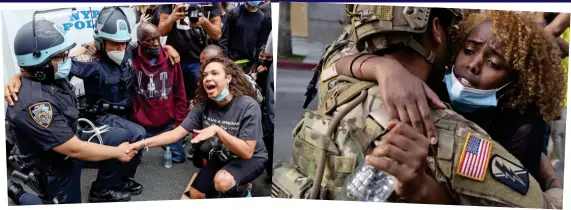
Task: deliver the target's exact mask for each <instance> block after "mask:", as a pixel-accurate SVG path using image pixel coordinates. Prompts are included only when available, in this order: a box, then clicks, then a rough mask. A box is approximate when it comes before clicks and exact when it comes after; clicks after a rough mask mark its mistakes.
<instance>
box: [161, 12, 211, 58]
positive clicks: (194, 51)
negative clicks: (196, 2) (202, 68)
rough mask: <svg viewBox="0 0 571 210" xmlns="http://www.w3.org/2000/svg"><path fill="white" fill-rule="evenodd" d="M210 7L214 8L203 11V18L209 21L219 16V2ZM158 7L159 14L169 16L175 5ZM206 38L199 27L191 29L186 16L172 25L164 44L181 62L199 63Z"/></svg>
mask: <svg viewBox="0 0 571 210" xmlns="http://www.w3.org/2000/svg"><path fill="white" fill-rule="evenodd" d="M212 5H213V6H214V7H213V8H212V10H211V11H205V12H204V16H205V17H207V18H210V19H212V18H215V17H219V16H221V15H222V10H221V9H220V2H212ZM158 7H159V9H158V13H159V14H168V15H170V14H171V13H172V11H173V9H174V8H175V7H176V5H175V4H164V5H160V6H158ZM206 37H207V36H206V31H205V30H204V29H202V28H201V27H191V26H190V20H189V18H188V16H186V17H185V18H184V19H182V20H178V21H176V22H175V23H174V24H173V26H172V28H171V31H170V32H169V34H168V38H167V42H166V44H167V45H170V46H172V47H174V49H175V50H176V51H178V53H179V54H180V59H181V60H182V61H188V62H199V61H200V53H201V52H202V50H203V49H204V48H205V47H206V45H207V44H208V43H207V40H206Z"/></svg>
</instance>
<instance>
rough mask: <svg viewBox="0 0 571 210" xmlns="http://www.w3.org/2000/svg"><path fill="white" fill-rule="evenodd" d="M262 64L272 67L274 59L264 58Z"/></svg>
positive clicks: (268, 67)
mask: <svg viewBox="0 0 571 210" xmlns="http://www.w3.org/2000/svg"><path fill="white" fill-rule="evenodd" d="M262 66H264V67H266V68H267V69H270V66H272V60H262Z"/></svg>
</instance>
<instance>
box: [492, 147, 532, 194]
mask: <svg viewBox="0 0 571 210" xmlns="http://www.w3.org/2000/svg"><path fill="white" fill-rule="evenodd" d="M489 167H490V168H491V172H492V177H494V179H496V180H498V182H501V183H502V184H505V185H507V186H508V187H510V188H512V189H513V190H515V191H517V192H519V193H521V194H522V195H525V194H527V191H528V190H529V172H528V171H527V169H525V168H524V167H523V166H520V165H517V164H515V163H513V162H511V161H509V160H507V159H505V158H503V157H501V156H499V155H494V156H493V157H492V159H491V161H490V166H489Z"/></svg>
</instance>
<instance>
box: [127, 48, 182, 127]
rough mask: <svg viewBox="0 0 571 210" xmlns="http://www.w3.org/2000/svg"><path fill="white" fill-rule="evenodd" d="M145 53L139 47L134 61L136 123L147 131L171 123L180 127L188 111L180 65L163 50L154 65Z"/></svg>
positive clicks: (133, 98) (133, 101) (134, 109)
mask: <svg viewBox="0 0 571 210" xmlns="http://www.w3.org/2000/svg"><path fill="white" fill-rule="evenodd" d="M142 50H143V49H142V47H138V49H137V55H135V56H134V57H135V58H134V60H133V69H134V71H135V72H134V73H135V77H134V79H135V81H134V83H135V85H134V86H135V91H136V92H135V93H134V94H133V97H132V106H133V113H134V117H133V121H134V122H135V123H137V124H139V125H141V126H143V127H145V128H147V129H159V128H162V127H164V126H166V125H167V124H169V123H174V125H175V126H178V125H179V124H180V123H181V122H182V121H183V120H184V118H185V117H186V110H187V107H186V93H185V89H184V80H183V78H182V69H181V67H180V64H178V63H177V64H175V65H172V64H171V62H170V61H169V58H168V55H167V52H166V50H165V49H163V48H161V51H160V55H159V57H158V58H157V59H156V62H155V64H152V63H151V61H150V60H149V59H148V58H147V57H145V55H144V54H143V52H142Z"/></svg>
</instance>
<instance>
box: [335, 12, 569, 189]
mask: <svg viewBox="0 0 571 210" xmlns="http://www.w3.org/2000/svg"><path fill="white" fill-rule="evenodd" d="M452 37H453V42H452V43H453V44H454V47H453V48H454V52H453V53H454V55H455V56H454V59H453V61H452V63H453V65H451V67H452V68H451V71H450V72H446V75H445V79H444V82H443V81H442V77H441V76H442V75H440V77H439V78H437V79H435V80H432V81H431V82H429V83H433V84H425V83H423V82H422V81H421V80H420V79H418V78H417V77H415V76H413V75H411V74H410V73H409V71H408V70H407V69H405V68H404V67H403V66H402V65H400V63H398V62H395V61H393V60H391V59H390V58H387V57H382V56H375V57H372V58H370V59H369V58H368V57H367V56H362V58H357V59H356V60H355V61H354V62H353V60H354V59H355V58H356V57H357V55H350V56H346V57H343V58H341V59H340V60H339V61H338V62H337V64H336V68H337V72H338V73H339V74H343V75H347V76H351V75H352V74H351V72H350V69H351V68H350V65H351V64H350V63H351V62H353V63H354V65H353V66H352V67H353V68H352V69H359V68H360V70H359V71H360V72H361V73H360V74H358V75H360V76H361V77H362V78H360V79H365V80H376V81H377V82H379V84H384V85H385V87H387V85H392V86H393V87H392V88H391V87H388V88H384V89H382V90H381V91H383V92H382V93H381V95H383V100H384V102H385V103H386V104H387V106H393V107H395V108H394V110H393V112H398V113H391V114H392V115H393V116H397V118H399V116H403V115H401V113H400V112H401V110H404V112H407V110H408V113H413V112H416V113H417V114H418V113H419V112H420V111H415V110H418V109H421V110H422V109H424V110H428V107H420V105H418V104H422V103H417V101H422V100H425V101H426V100H427V96H428V100H430V101H431V102H432V103H433V104H435V105H438V104H441V103H440V99H443V101H445V102H449V103H450V104H451V105H452V108H453V109H454V110H455V111H456V112H458V113H460V114H462V115H463V116H464V117H466V118H467V119H469V120H471V121H473V122H475V123H477V124H478V125H479V126H480V127H482V128H483V129H484V130H486V131H487V132H488V133H489V134H490V136H491V137H492V138H493V139H494V140H495V141H497V142H499V143H500V144H501V145H502V146H503V147H505V148H506V149H507V150H508V151H509V152H510V153H511V154H512V155H514V156H515V157H516V158H518V159H519V160H520V162H521V163H522V164H523V166H524V167H525V168H526V169H527V170H528V171H529V173H530V174H531V175H532V176H533V177H534V178H535V179H536V180H538V181H539V182H540V183H542V186H543V188H544V189H545V190H546V189H550V188H553V187H555V188H561V185H560V184H559V182H558V180H557V178H556V176H555V173H554V171H553V167H552V166H551V165H550V163H549V161H548V160H547V158H546V157H545V155H542V148H543V142H542V141H543V134H544V132H545V129H546V125H547V123H546V122H549V121H550V120H553V119H554V118H555V117H556V116H558V115H559V111H560V110H561V107H562V105H563V104H562V102H563V99H564V95H563V93H564V92H565V91H564V88H566V78H567V77H566V74H565V73H564V71H563V69H562V66H561V56H560V51H559V48H558V46H557V45H556V43H555V41H554V37H553V36H550V35H549V34H547V33H546V32H544V31H543V29H542V28H540V27H539V26H538V25H537V24H536V23H535V22H533V18H531V17H530V16H529V15H528V14H523V13H522V14H520V13H516V12H511V11H490V12H486V13H474V14H471V15H470V16H468V17H467V18H466V19H464V20H462V21H461V22H460V24H459V29H458V30H457V31H455V32H454V33H452ZM360 66H361V67H360ZM376 67H379V68H381V69H377V68H376ZM397 86H398V87H397ZM431 89H432V90H434V91H435V92H436V93H437V94H434V92H432V90H431ZM395 90H399V91H398V92H397V91H395ZM425 91H426V95H425V94H424V93H425ZM419 93H420V94H419ZM424 104H426V103H424ZM439 106H441V105H439ZM403 107H404V108H403ZM401 108H403V109H401ZM408 113H405V114H404V115H405V116H407V117H409V114H408ZM420 113H422V112H420ZM409 118H410V119H409V120H404V121H408V122H412V121H414V122H415V123H417V122H418V121H422V119H426V118H424V117H420V116H410V117H409ZM415 119H416V120H415ZM428 119H430V118H429V117H428ZM401 120H402V119H401ZM420 123H421V122H420Z"/></svg>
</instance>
